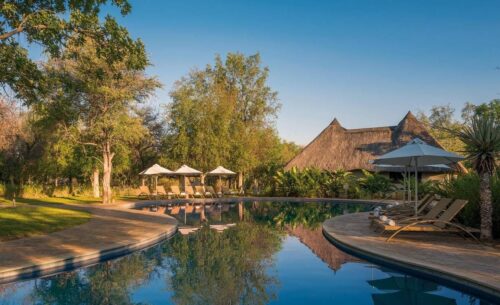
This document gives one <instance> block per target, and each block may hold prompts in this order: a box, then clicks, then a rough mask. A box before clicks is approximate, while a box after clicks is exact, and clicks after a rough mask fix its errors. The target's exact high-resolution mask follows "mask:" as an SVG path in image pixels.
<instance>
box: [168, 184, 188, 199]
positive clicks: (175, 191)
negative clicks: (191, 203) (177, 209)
mask: <svg viewBox="0 0 500 305" xmlns="http://www.w3.org/2000/svg"><path fill="white" fill-rule="evenodd" d="M170 191H171V193H169V195H173V196H175V197H177V198H181V197H182V198H187V194H186V193H185V192H181V190H180V189H179V186H178V185H172V186H170Z"/></svg>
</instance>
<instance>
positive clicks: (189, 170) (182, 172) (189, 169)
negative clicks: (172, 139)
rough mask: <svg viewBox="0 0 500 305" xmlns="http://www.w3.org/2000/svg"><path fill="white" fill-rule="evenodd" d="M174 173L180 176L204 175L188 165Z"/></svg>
mask: <svg viewBox="0 0 500 305" xmlns="http://www.w3.org/2000/svg"><path fill="white" fill-rule="evenodd" d="M174 173H175V174H177V175H180V176H200V175H201V174H203V173H202V172H200V171H199V170H197V169H194V168H192V167H189V166H187V165H186V164H184V165H183V166H181V167H179V168H178V169H177V170H176V171H175V172H174Z"/></svg>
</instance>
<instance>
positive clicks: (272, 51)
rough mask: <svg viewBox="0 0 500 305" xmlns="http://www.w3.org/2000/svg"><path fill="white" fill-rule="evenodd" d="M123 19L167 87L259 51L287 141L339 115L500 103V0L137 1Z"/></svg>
mask: <svg viewBox="0 0 500 305" xmlns="http://www.w3.org/2000/svg"><path fill="white" fill-rule="evenodd" d="M132 5H133V8H132V13H131V14H130V15H128V16H126V17H125V18H119V20H120V23H121V24H123V25H125V26H127V27H128V29H129V31H130V32H131V34H132V35H133V36H134V37H140V38H141V39H143V41H144V42H145V44H146V48H147V51H148V53H149V54H150V58H151V61H152V63H153V64H154V67H151V68H150V69H149V73H150V74H153V75H157V76H158V77H159V79H160V80H161V82H163V84H164V89H162V90H160V91H158V93H157V97H156V98H155V102H157V103H160V104H161V103H167V102H168V101H169V97H168V92H169V91H170V89H171V88H172V84H173V82H174V81H175V80H177V79H179V78H180V77H182V76H183V75H185V74H187V73H188V72H189V70H190V69H192V68H194V67H199V68H203V67H204V66H205V65H206V64H208V63H212V62H213V58H214V55H215V54H221V55H224V54H226V53H227V52H235V51H239V52H242V53H244V54H247V55H249V54H253V53H255V52H260V54H261V56H262V59H263V62H264V64H265V65H266V66H268V67H269V69H270V80H269V83H270V85H271V87H272V88H273V89H274V90H276V91H278V92H279V98H280V101H281V103H282V105H283V106H282V109H281V112H280V114H279V118H278V122H277V128H278V131H279V133H280V135H281V136H282V137H283V138H285V139H287V140H293V141H296V142H297V143H299V144H307V143H308V142H309V141H310V140H312V139H313V138H314V137H315V136H316V135H317V134H318V133H319V132H320V131H321V130H322V129H323V128H324V127H325V126H326V125H327V124H328V123H329V122H330V121H331V120H332V119H333V118H334V117H337V118H338V119H339V120H340V122H341V123H342V125H343V126H345V127H347V128H357V127H368V126H383V125H394V124H396V123H397V122H398V121H399V120H400V119H401V118H402V117H403V116H404V115H405V114H406V112H407V111H408V110H412V111H414V112H417V111H419V110H428V109H429V108H430V107H431V106H433V105H442V104H451V105H452V106H453V107H455V108H457V110H459V109H461V107H462V105H463V104H464V103H465V102H466V101H470V102H474V103H481V102H487V101H489V100H491V99H493V98H500V1H486V0H481V1H473V0H470V1H460V0H451V1H444V0H435V1H352V0H345V1H334V0H331V1H306V0H303V1H293V0H272V1H271V0H247V1H240V0H217V1H216V0H213V1H210V0H177V1H173V0H165V1H159V0H158V1H153V0H141V1H139V0H135V1H132Z"/></svg>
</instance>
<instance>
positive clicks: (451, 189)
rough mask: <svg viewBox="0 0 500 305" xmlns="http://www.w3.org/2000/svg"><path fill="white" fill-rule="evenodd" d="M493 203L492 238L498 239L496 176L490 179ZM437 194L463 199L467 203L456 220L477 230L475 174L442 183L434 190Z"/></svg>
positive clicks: (499, 184) (499, 212) (499, 207)
mask: <svg viewBox="0 0 500 305" xmlns="http://www.w3.org/2000/svg"><path fill="white" fill-rule="evenodd" d="M491 186H492V201H493V236H495V237H496V238H498V237H500V179H499V178H498V175H497V176H496V177H494V178H493V179H492V183H491ZM436 191H437V193H438V194H440V195H442V196H444V197H450V198H456V199H465V200H468V201H469V203H468V204H467V205H466V206H465V207H464V209H463V210H462V211H461V212H460V214H459V215H458V220H459V221H460V222H461V223H462V224H464V225H466V226H470V227H476V228H478V227H479V225H480V223H481V218H480V215H479V177H478V175H477V174H475V173H470V174H466V175H461V176H458V177H456V178H452V179H447V180H445V181H443V182H442V183H441V184H440V185H439V187H438V188H437V189H436Z"/></svg>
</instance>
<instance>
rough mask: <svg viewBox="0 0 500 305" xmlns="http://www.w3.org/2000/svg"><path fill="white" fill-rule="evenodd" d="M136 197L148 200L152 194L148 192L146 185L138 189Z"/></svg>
mask: <svg viewBox="0 0 500 305" xmlns="http://www.w3.org/2000/svg"><path fill="white" fill-rule="evenodd" d="M137 196H139V197H146V198H148V199H149V198H151V197H152V194H151V192H150V191H149V187H147V186H146V185H141V186H140V187H139V194H138V195H137Z"/></svg>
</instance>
